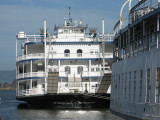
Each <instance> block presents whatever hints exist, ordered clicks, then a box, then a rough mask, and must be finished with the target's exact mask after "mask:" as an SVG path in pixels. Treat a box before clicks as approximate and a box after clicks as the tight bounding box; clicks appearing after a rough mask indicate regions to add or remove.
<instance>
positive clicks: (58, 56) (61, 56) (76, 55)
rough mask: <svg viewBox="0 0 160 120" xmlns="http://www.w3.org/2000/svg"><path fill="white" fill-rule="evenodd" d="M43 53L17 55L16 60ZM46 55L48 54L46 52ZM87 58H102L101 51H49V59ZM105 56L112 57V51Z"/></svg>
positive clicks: (39, 56)
mask: <svg viewBox="0 0 160 120" xmlns="http://www.w3.org/2000/svg"><path fill="white" fill-rule="evenodd" d="M44 56H45V55H44V53H35V54H27V55H23V56H18V57H17V61H22V60H29V59H44ZM47 56H48V54H47ZM68 58H72V59H77V58H78V59H80V58H82V59H83V58H84V59H89V58H103V56H102V53H54V54H52V53H50V54H49V59H68ZM105 58H113V53H105Z"/></svg>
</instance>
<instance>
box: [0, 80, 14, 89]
mask: <svg viewBox="0 0 160 120" xmlns="http://www.w3.org/2000/svg"><path fill="white" fill-rule="evenodd" d="M0 88H12V89H15V88H16V80H13V81H12V83H8V82H4V83H1V82H0Z"/></svg>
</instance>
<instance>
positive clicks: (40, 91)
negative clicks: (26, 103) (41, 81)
mask: <svg viewBox="0 0 160 120" xmlns="http://www.w3.org/2000/svg"><path fill="white" fill-rule="evenodd" d="M44 93H45V91H44V88H41V89H40V88H33V89H25V90H18V96H30V95H42V94H44Z"/></svg>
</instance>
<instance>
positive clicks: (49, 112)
mask: <svg viewBox="0 0 160 120" xmlns="http://www.w3.org/2000/svg"><path fill="white" fill-rule="evenodd" d="M0 97H1V100H0V120H124V119H122V118H119V117H117V116H115V115H113V114H111V113H110V111H109V109H107V108H106V109H55V108H36V109H35V108H23V109H22V108H21V109H19V108H18V107H17V106H18V105H19V104H20V102H19V101H16V100H15V91H14V90H12V91H0Z"/></svg>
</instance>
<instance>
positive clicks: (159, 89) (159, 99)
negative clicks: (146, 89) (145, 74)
mask: <svg viewBox="0 0 160 120" xmlns="http://www.w3.org/2000/svg"><path fill="white" fill-rule="evenodd" d="M156 103H160V68H157V71H156Z"/></svg>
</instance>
